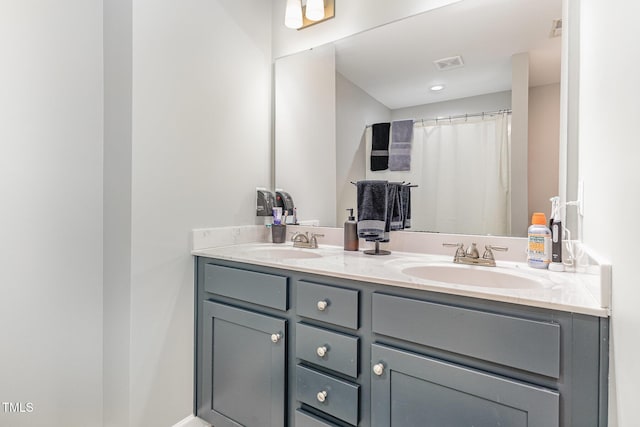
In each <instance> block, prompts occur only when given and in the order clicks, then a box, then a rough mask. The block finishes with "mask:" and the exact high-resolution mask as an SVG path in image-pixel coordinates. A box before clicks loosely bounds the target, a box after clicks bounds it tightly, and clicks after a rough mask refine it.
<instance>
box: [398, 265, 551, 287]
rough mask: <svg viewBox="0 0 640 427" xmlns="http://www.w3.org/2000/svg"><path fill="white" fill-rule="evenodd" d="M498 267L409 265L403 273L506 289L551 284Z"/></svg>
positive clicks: (455, 282)
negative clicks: (498, 268)
mask: <svg viewBox="0 0 640 427" xmlns="http://www.w3.org/2000/svg"><path fill="white" fill-rule="evenodd" d="M496 268H497V267H478V266H466V265H458V264H451V265H449V264H425V265H418V266H413V267H408V268H405V269H403V270H402V273H404V274H407V275H409V276H413V277H417V278H419V279H425V280H434V281H437V282H445V283H451V284H455V285H466V286H480V287H485V288H504V289H536V288H537V289H540V288H542V287H545V285H547V286H548V285H549V284H550V282H549V281H548V280H545V279H542V278H537V277H527V276H525V275H523V274H514V273H510V272H508V271H504V270H496Z"/></svg>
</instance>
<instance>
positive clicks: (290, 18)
mask: <svg viewBox="0 0 640 427" xmlns="http://www.w3.org/2000/svg"><path fill="white" fill-rule="evenodd" d="M284 25H285V27H287V28H293V29H297V28H300V27H302V3H301V1H300V0H287V9H286V10H285V12H284Z"/></svg>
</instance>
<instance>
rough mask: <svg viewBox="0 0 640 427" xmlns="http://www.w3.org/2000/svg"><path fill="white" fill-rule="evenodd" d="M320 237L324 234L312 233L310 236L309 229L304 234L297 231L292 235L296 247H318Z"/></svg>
mask: <svg viewBox="0 0 640 427" xmlns="http://www.w3.org/2000/svg"><path fill="white" fill-rule="evenodd" d="M318 237H324V234H319V233H311V237H309V232H308V231H305V232H304V234H303V233H301V232H297V233H295V234H294V235H293V237H291V241H292V242H293V247H294V248H307V249H317V248H318V239H317V238H318Z"/></svg>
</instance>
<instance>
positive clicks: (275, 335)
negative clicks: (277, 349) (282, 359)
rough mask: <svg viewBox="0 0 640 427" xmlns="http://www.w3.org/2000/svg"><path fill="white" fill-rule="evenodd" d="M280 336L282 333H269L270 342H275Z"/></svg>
mask: <svg viewBox="0 0 640 427" xmlns="http://www.w3.org/2000/svg"><path fill="white" fill-rule="evenodd" d="M281 338H282V335H280V334H271V342H272V343H277V342H278V341H280V339H281Z"/></svg>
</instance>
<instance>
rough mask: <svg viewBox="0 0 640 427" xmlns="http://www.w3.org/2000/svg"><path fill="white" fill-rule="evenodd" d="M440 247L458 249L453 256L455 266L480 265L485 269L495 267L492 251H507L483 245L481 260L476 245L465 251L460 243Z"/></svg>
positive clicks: (498, 247)
mask: <svg viewBox="0 0 640 427" xmlns="http://www.w3.org/2000/svg"><path fill="white" fill-rule="evenodd" d="M442 246H445V247H456V248H458V249H456V253H455V255H454V256H453V262H455V263H456V264H468V265H482V266H485V267H495V266H496V259H495V258H494V256H493V251H508V250H509V248H507V247H506V246H493V245H485V247H484V254H483V255H482V258H480V253H479V252H478V248H477V246H476V243H472V244H471V246H469V247H468V248H467V250H465V249H464V244H462V243H443V244H442Z"/></svg>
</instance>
